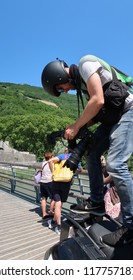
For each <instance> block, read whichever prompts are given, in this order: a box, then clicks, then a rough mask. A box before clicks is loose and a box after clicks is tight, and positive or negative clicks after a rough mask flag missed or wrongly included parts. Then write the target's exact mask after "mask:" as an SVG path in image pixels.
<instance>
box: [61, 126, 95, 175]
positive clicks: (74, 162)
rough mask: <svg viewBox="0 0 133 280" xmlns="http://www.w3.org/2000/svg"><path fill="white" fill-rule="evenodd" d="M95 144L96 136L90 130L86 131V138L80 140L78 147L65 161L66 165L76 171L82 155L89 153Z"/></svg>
mask: <svg viewBox="0 0 133 280" xmlns="http://www.w3.org/2000/svg"><path fill="white" fill-rule="evenodd" d="M93 144H94V137H93V134H92V133H91V132H90V131H88V130H87V131H86V133H85V135H84V138H83V139H82V140H80V142H79V143H78V144H76V147H75V148H74V149H73V151H72V154H71V156H70V157H69V159H67V161H66V162H65V166H67V167H69V168H70V169H71V170H72V171H74V172H75V171H76V169H77V167H78V163H79V162H80V160H81V158H82V156H83V155H84V154H85V152H87V153H89V150H90V149H91V148H92V145H93Z"/></svg>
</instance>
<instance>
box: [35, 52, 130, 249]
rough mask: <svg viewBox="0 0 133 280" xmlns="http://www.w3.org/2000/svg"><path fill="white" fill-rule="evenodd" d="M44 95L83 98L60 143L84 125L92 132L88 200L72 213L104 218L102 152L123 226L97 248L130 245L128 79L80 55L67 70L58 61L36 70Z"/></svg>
mask: <svg viewBox="0 0 133 280" xmlns="http://www.w3.org/2000/svg"><path fill="white" fill-rule="evenodd" d="M41 80H42V85H43V88H44V90H45V91H46V92H47V93H49V94H51V95H54V96H57V97H58V96H60V94H61V93H63V92H68V91H69V90H76V91H77V95H78V96H82V93H83V94H85V96H86V98H87V105H86V107H85V108H84V110H83V113H82V114H81V115H80V116H79V118H78V119H77V120H76V121H75V123H73V124H71V125H68V126H67V127H66V130H65V135H64V136H65V138H66V139H67V140H68V139H69V140H72V139H74V137H75V136H76V135H77V133H78V131H79V129H80V128H81V127H83V126H84V125H87V126H91V125H93V124H95V123H100V125H99V126H98V127H97V129H96V131H95V133H94V136H95V145H94V147H93V148H92V150H91V151H90V153H89V155H88V159H87V165H88V173H89V180H90V191H91V192H90V197H89V198H88V201H87V203H86V205H83V206H82V207H78V205H77V209H75V210H77V211H80V212H84V211H93V212H95V213H96V214H101V215H103V214H104V213H105V204H104V192H103V175H102V167H101V160H100V156H101V155H102V154H103V153H104V152H105V151H107V150H108V156H107V172H108V173H109V174H110V175H111V176H112V179H113V181H114V184H115V186H116V188H117V192H118V195H119V197H120V202H121V213H122V218H123V226H122V227H121V228H119V229H117V230H116V231H114V232H112V233H110V234H107V235H105V236H103V237H102V241H103V243H106V244H108V245H110V246H116V245H117V246H121V245H124V244H127V243H129V242H132V241H133V181H132V177H131V174H130V172H129V170H128V165H127V162H128V159H129V158H130V156H131V155H132V153H133V145H132V139H133V88H132V85H133V79H132V78H131V77H129V76H127V75H126V74H124V73H123V72H121V71H120V70H118V69H116V68H115V67H113V66H111V65H110V64H109V63H107V62H106V61H104V60H102V59H100V58H98V57H96V56H94V55H86V56H84V57H82V58H81V59H80V62H79V65H78V66H77V65H75V64H72V65H71V66H70V67H68V65H67V63H65V62H64V61H63V60H56V61H52V62H50V63H48V64H47V65H46V66H45V68H44V69H43V71H42V76H41Z"/></svg>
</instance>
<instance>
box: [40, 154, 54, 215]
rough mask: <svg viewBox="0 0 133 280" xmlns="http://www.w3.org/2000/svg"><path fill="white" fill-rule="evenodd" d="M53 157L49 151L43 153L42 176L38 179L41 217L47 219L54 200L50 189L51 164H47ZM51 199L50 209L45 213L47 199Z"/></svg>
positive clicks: (52, 208)
mask: <svg viewBox="0 0 133 280" xmlns="http://www.w3.org/2000/svg"><path fill="white" fill-rule="evenodd" d="M52 157H53V154H52V153H51V152H46V153H45V154H44V161H43V163H42V178H41V181H40V192H41V207H42V217H43V219H47V218H49V217H51V216H52V215H53V212H54V205H55V202H54V200H53V191H52V166H51V165H50V164H49V160H50V159H51V158H52ZM48 197H49V198H50V199H51V202H50V211H49V213H47V209H46V206H47V199H48Z"/></svg>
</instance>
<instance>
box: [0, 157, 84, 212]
mask: <svg viewBox="0 0 133 280" xmlns="http://www.w3.org/2000/svg"><path fill="white" fill-rule="evenodd" d="M41 165H42V164H41V163H34V164H31V163H29V164H28V163H27V164H22V163H12V162H6V163H5V162H0V188H1V189H3V190H5V191H7V192H9V193H11V194H14V195H17V196H19V197H21V198H23V199H26V200H28V201H30V202H33V203H36V204H40V186H39V184H36V183H35V182H34V174H35V171H36V169H39V168H41ZM88 193H89V179H88V176H87V172H86V171H84V172H83V173H79V174H75V175H74V180H73V184H72V186H71V190H70V193H69V197H68V200H67V202H66V203H64V205H63V211H67V210H68V209H69V207H70V204H72V203H76V202H78V203H79V202H80V201H81V200H82V195H87V196H88ZM49 202H50V201H49V200H48V203H49Z"/></svg>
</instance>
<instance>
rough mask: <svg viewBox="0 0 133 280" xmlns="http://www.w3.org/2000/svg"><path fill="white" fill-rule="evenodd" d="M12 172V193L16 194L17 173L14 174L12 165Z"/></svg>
mask: <svg viewBox="0 0 133 280" xmlns="http://www.w3.org/2000/svg"><path fill="white" fill-rule="evenodd" d="M11 171H12V175H13V179H10V184H11V193H14V192H15V188H16V180H15V179H14V178H16V173H15V172H14V170H13V167H12V165H11Z"/></svg>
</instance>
